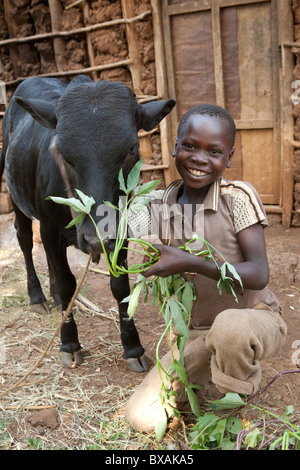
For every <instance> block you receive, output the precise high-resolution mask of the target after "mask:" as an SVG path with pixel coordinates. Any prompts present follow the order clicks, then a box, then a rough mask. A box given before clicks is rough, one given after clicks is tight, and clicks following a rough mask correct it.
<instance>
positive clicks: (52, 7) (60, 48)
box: [48, 0, 67, 72]
mask: <svg viewBox="0 0 300 470" xmlns="http://www.w3.org/2000/svg"><path fill="white" fill-rule="evenodd" d="M48 4H49V11H50V17H51V25H52V31H53V32H57V31H59V30H60V19H61V16H62V13H63V7H62V4H61V2H60V0H48ZM53 49H54V55H55V61H56V66H57V70H58V72H63V71H65V70H67V61H66V56H65V52H66V46H65V41H64V40H63V38H60V37H56V38H53Z"/></svg>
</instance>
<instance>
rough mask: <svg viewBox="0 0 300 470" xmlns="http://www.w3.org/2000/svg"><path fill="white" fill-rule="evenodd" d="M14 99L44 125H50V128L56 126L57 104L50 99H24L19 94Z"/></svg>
mask: <svg viewBox="0 0 300 470" xmlns="http://www.w3.org/2000/svg"><path fill="white" fill-rule="evenodd" d="M14 100H15V102H16V103H17V104H18V105H19V106H21V108H23V109H24V110H25V111H27V113H29V114H30V115H31V116H32V117H33V119H35V120H36V121H38V122H39V123H40V124H41V125H42V126H44V127H48V128H49V129H55V128H56V123H57V117H56V110H55V105H53V104H51V103H49V102H48V101H44V100H36V99H24V98H21V97H19V96H15V97H14Z"/></svg>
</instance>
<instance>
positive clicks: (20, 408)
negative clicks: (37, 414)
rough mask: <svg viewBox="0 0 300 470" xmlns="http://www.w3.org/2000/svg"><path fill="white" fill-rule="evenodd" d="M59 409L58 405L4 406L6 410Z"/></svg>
mask: <svg viewBox="0 0 300 470" xmlns="http://www.w3.org/2000/svg"><path fill="white" fill-rule="evenodd" d="M51 408H57V405H37V406H19V405H16V406H3V409H4V410H48V409H51Z"/></svg>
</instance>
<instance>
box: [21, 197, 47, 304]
mask: <svg viewBox="0 0 300 470" xmlns="http://www.w3.org/2000/svg"><path fill="white" fill-rule="evenodd" d="M12 204H13V209H14V211H15V215H16V218H15V229H16V231H17V238H18V242H19V245H20V248H21V250H22V252H23V256H24V260H25V265H26V272H27V290H28V295H29V297H30V304H31V306H32V310H33V311H35V312H37V313H49V307H48V305H47V301H46V297H45V296H44V294H43V291H42V288H41V284H40V281H39V279H38V277H37V274H36V271H35V268H34V264H33V259H32V248H33V239H32V237H33V233H32V220H31V219H29V218H28V217H26V216H25V215H24V214H23V212H21V211H20V209H19V208H18V207H17V206H16V205H15V204H14V203H12Z"/></svg>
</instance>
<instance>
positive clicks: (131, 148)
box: [129, 143, 138, 154]
mask: <svg viewBox="0 0 300 470" xmlns="http://www.w3.org/2000/svg"><path fill="white" fill-rule="evenodd" d="M137 150H138V143H136V144H134V145H132V146H131V147H130V149H129V154H133V153H136V152H137Z"/></svg>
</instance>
